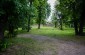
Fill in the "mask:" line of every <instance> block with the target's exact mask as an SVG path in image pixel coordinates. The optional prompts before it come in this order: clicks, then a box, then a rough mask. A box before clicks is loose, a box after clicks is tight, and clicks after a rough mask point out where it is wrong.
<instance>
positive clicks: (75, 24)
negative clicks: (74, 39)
mask: <svg viewBox="0 0 85 55" xmlns="http://www.w3.org/2000/svg"><path fill="white" fill-rule="evenodd" d="M74 29H75V35H78V34H79V31H78V22H77V21H76V20H74Z"/></svg>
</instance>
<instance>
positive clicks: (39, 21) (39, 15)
mask: <svg viewBox="0 0 85 55" xmlns="http://www.w3.org/2000/svg"><path fill="white" fill-rule="evenodd" d="M38 10H39V11H38V12H39V13H38V18H39V19H38V29H40V24H41V20H42V18H41V6H39V8H38Z"/></svg>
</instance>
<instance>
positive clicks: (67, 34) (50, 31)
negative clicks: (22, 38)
mask: <svg viewBox="0 0 85 55" xmlns="http://www.w3.org/2000/svg"><path fill="white" fill-rule="evenodd" d="M29 34H36V35H44V36H48V37H52V38H57V39H62V40H71V41H84V40H85V37H83V36H75V33H74V29H73V28H65V29H64V30H59V29H57V28H53V27H41V29H37V28H32V30H31V31H30V32H29Z"/></svg>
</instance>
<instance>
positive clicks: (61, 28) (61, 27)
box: [60, 18, 63, 30]
mask: <svg viewBox="0 0 85 55" xmlns="http://www.w3.org/2000/svg"><path fill="white" fill-rule="evenodd" d="M62 23H63V22H62V18H60V30H63V25H62Z"/></svg>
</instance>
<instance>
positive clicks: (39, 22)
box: [38, 18, 41, 29]
mask: <svg viewBox="0 0 85 55" xmlns="http://www.w3.org/2000/svg"><path fill="white" fill-rule="evenodd" d="M40 24H41V18H39V21H38V29H40Z"/></svg>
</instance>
